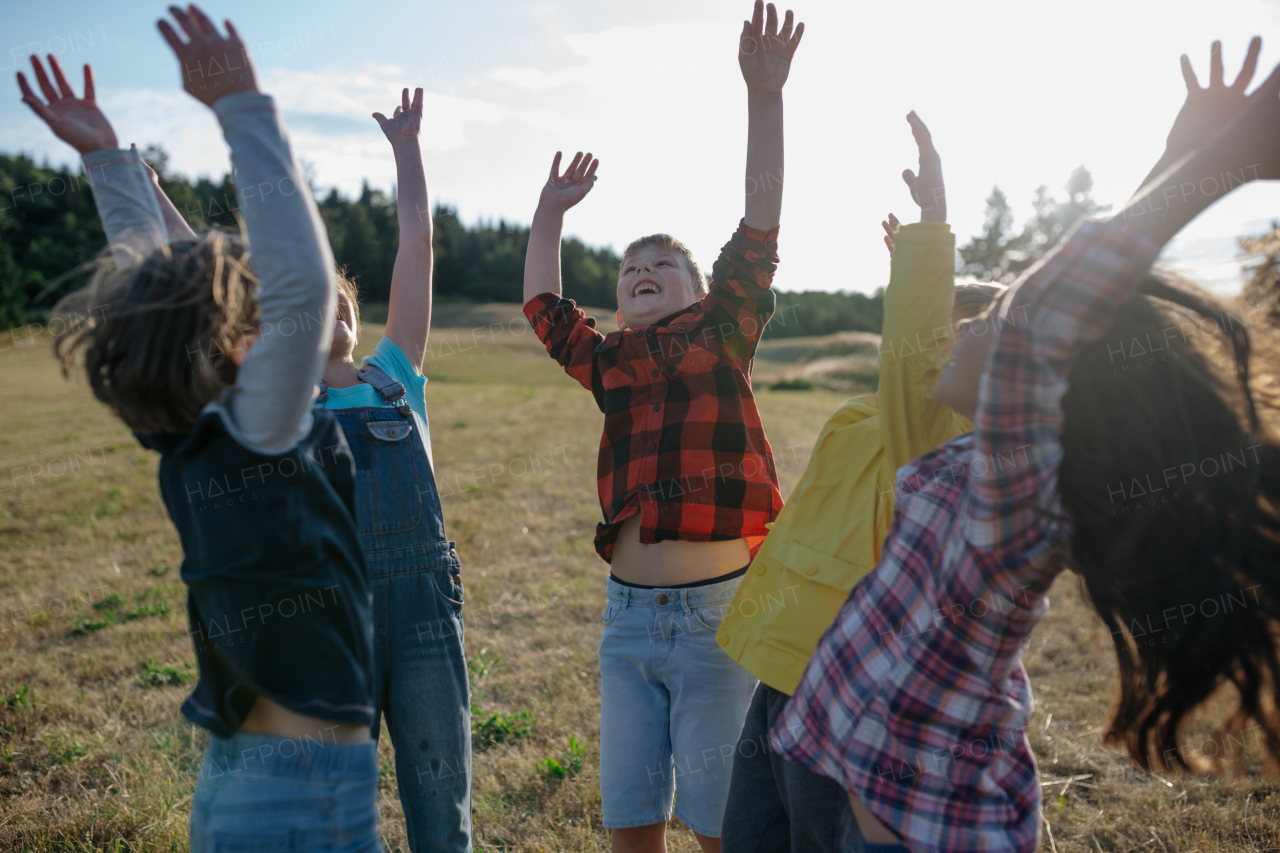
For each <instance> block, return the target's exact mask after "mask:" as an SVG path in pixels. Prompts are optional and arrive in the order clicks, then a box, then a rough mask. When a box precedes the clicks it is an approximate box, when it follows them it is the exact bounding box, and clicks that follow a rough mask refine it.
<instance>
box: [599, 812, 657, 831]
mask: <svg viewBox="0 0 1280 853" xmlns="http://www.w3.org/2000/svg"><path fill="white" fill-rule="evenodd" d="M670 821H671V814H670V813H668V814H667V816H666V817H658V818H654V819H644V820H631V821H611V820H609V819H608V818H605V819H604V820H602V821H600V825H601V826H603V827H604V828H605V829H635V828H636V827H637V826H653V825H654V824H655V823H669V822H670Z"/></svg>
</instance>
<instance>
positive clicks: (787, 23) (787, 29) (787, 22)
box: [778, 9, 795, 41]
mask: <svg viewBox="0 0 1280 853" xmlns="http://www.w3.org/2000/svg"><path fill="white" fill-rule="evenodd" d="M794 26H795V16H794V15H792V14H791V10H790V9H788V10H787V14H786V15H785V16H784V17H783V19H782V30H781V31H779V33H778V38H780V39H782V40H783V41H787V40H788V39H790V38H791V29H792V27H794Z"/></svg>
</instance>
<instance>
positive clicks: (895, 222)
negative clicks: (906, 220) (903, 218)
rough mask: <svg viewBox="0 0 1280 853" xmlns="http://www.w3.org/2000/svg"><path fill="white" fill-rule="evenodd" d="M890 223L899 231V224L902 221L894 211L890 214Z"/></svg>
mask: <svg viewBox="0 0 1280 853" xmlns="http://www.w3.org/2000/svg"><path fill="white" fill-rule="evenodd" d="M889 224H890V225H892V226H893V230H895V231H897V230H898V226H899V225H901V224H902V223H901V222H899V221H898V217H896V216H894V215H893V214H892V213H890V214H889Z"/></svg>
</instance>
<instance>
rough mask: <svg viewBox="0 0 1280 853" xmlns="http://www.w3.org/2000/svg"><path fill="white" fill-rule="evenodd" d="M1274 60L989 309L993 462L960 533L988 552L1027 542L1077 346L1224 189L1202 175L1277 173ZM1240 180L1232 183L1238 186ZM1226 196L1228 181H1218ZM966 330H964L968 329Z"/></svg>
mask: <svg viewBox="0 0 1280 853" xmlns="http://www.w3.org/2000/svg"><path fill="white" fill-rule="evenodd" d="M1276 139H1280V67H1277V69H1276V71H1275V72H1273V73H1272V75H1271V77H1270V78H1269V79H1268V80H1267V81H1266V82H1265V83H1263V84H1262V85H1261V86H1260V87H1259V88H1258V89H1257V90H1256V91H1255V92H1254V93H1253V94H1252V95H1249V96H1248V97H1247V98H1245V99H1244V100H1243V101H1241V102H1240V105H1239V108H1238V110H1237V112H1236V113H1235V114H1234V116H1232V117H1229V118H1228V120H1227V123H1226V127H1224V128H1222V129H1221V130H1220V131H1219V132H1218V133H1217V134H1216V135H1215V136H1213V137H1212V138H1211V139H1209V140H1206V141H1205V142H1203V143H1201V144H1200V145H1199V147H1197V148H1196V149H1193V150H1191V151H1189V152H1186V153H1184V154H1183V155H1182V156H1181V157H1180V158H1179V159H1178V160H1177V161H1176V162H1175V163H1174V165H1172V166H1171V167H1170V168H1168V169H1167V170H1166V171H1164V172H1163V173H1162V174H1160V175H1159V176H1158V177H1157V178H1156V179H1155V180H1152V181H1150V182H1149V183H1148V184H1147V185H1146V186H1145V187H1144V189H1143V190H1142V191H1141V192H1140V193H1139V194H1138V195H1137V196H1135V197H1134V198H1133V199H1132V200H1131V201H1130V202H1129V204H1128V205H1126V207H1125V209H1124V210H1122V211H1120V213H1118V214H1116V216H1115V217H1113V218H1112V219H1111V221H1110V222H1108V223H1105V224H1104V223H1086V224H1085V225H1083V226H1081V228H1080V229H1079V230H1078V231H1077V232H1076V233H1075V234H1074V236H1072V237H1071V239H1070V240H1068V241H1067V242H1066V244H1065V245H1064V246H1063V247H1062V248H1061V249H1060V250H1059V251H1058V252H1057V253H1055V254H1054V255H1053V256H1051V257H1050V258H1049V259H1048V260H1046V261H1045V262H1044V263H1043V264H1042V265H1041V266H1039V267H1037V268H1035V269H1034V270H1032V271H1031V272H1030V274H1029V275H1028V276H1027V277H1025V278H1024V279H1023V280H1022V281H1021V282H1020V283H1019V284H1018V285H1016V286H1015V288H1011V290H1010V293H1008V294H1006V296H1005V297H1004V298H1003V299H1002V300H1001V301H1000V303H999V305H998V306H997V310H996V311H993V312H992V314H993V317H992V320H993V321H994V322H993V323H992V324H991V325H990V328H991V329H992V331H991V332H990V333H989V334H990V336H991V338H992V339H993V341H994V343H993V344H992V349H993V351H992V352H990V353H989V355H988V356H987V357H986V365H987V367H986V371H985V373H984V374H983V375H982V380H981V390H980V395H979V399H978V407H977V414H976V415H975V417H974V424H975V427H976V429H975V438H976V442H975V443H976V448H977V450H978V452H979V453H980V454H981V456H982V458H984V459H988V460H996V459H997V458H1000V459H1006V460H1012V464H1000V465H997V464H995V463H994V461H993V462H992V464H991V465H990V466H989V472H988V475H987V476H986V477H982V478H977V477H975V478H971V479H970V483H971V486H970V501H969V505H968V510H967V520H966V528H967V532H968V535H969V538H970V541H972V542H973V543H974V544H977V545H979V546H982V547H987V548H991V549H1019V550H1022V549H1025V548H1028V547H1032V545H1033V540H1034V537H1035V531H1037V530H1038V529H1039V528H1040V527H1042V526H1043V525H1044V524H1047V523H1050V522H1049V521H1048V520H1047V519H1046V518H1045V515H1044V512H1045V510H1046V509H1049V508H1050V507H1049V503H1050V500H1051V498H1052V491H1053V490H1052V489H1050V488H1049V486H1050V485H1052V483H1053V481H1054V478H1055V477H1056V475H1057V474H1056V472H1057V466H1058V462H1059V461H1060V460H1061V458H1062V448H1061V445H1060V443H1059V432H1060V430H1061V424H1062V407H1061V393H1062V392H1063V391H1064V390H1065V389H1066V386H1067V377H1068V375H1069V372H1070V369H1071V365H1072V362H1073V358H1074V355H1075V353H1076V352H1077V351H1078V348H1079V345H1080V344H1082V343H1086V342H1090V341H1094V340H1096V339H1097V338H1098V337H1099V336H1100V335H1102V334H1103V333H1104V332H1105V331H1106V329H1107V327H1108V325H1109V324H1110V322H1111V318H1112V317H1114V316H1115V309H1116V308H1117V307H1118V306H1119V305H1121V304H1122V303H1124V302H1125V301H1126V300H1128V299H1129V298H1130V297H1131V296H1133V294H1134V293H1135V292H1136V291H1137V288H1138V286H1139V285H1140V284H1141V282H1142V280H1143V278H1144V276H1143V273H1145V271H1146V270H1147V268H1148V267H1149V266H1150V264H1151V262H1152V261H1153V260H1154V259H1155V257H1156V255H1157V254H1158V253H1159V251H1160V249H1161V248H1162V247H1163V246H1164V245H1165V244H1166V243H1168V242H1169V240H1171V239H1173V237H1174V235H1175V234H1177V232H1178V231H1179V230H1181V229H1182V228H1183V227H1184V226H1185V225H1187V223H1189V222H1190V221H1191V220H1192V219H1194V218H1195V217H1196V216H1198V215H1199V214H1200V213H1201V212H1202V211H1203V210H1204V209H1205V208H1207V207H1208V206H1209V205H1211V204H1212V203H1213V202H1215V201H1217V200H1218V199H1219V198H1222V196H1223V195H1225V194H1226V192H1223V191H1221V189H1222V188H1221V187H1220V186H1219V185H1218V184H1215V185H1214V192H1213V193H1205V192H1203V191H1202V190H1201V187H1202V186H1203V183H1202V182H1206V181H1208V180H1209V178H1216V177H1217V176H1220V175H1223V174H1225V173H1227V172H1232V173H1238V174H1240V176H1241V180H1242V182H1249V181H1253V180H1260V179H1262V180H1275V179H1277V178H1280V150H1277V148H1276V142H1275V141H1276ZM1237 186H1238V185H1237ZM1225 189H1226V190H1227V191H1230V187H1227V188H1225ZM966 337H967V336H966Z"/></svg>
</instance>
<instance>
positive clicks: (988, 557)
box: [771, 223, 1157, 853]
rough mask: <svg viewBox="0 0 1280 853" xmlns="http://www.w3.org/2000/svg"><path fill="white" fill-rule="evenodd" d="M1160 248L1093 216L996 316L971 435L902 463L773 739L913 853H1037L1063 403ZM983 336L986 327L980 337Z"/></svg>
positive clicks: (1062, 532) (1059, 525)
mask: <svg viewBox="0 0 1280 853" xmlns="http://www.w3.org/2000/svg"><path fill="white" fill-rule="evenodd" d="M1156 252H1157V247H1156V246H1155V245H1154V244H1152V243H1151V242H1150V241H1148V240H1147V239H1146V238H1144V237H1141V236H1139V235H1136V234H1128V233H1127V232H1126V231H1125V230H1124V229H1123V227H1122V226H1118V225H1104V224H1098V223H1086V224H1085V225H1083V226H1081V227H1080V229H1079V230H1078V231H1077V232H1076V233H1075V235H1074V236H1073V237H1072V238H1071V239H1070V240H1069V241H1067V242H1066V244H1065V245H1064V246H1063V247H1062V249H1061V250H1059V251H1058V252H1057V253H1056V254H1054V255H1053V256H1052V257H1051V258H1049V259H1048V260H1047V261H1045V262H1043V263H1042V264H1041V265H1040V266H1039V267H1038V268H1036V269H1035V270H1033V271H1031V272H1030V273H1029V274H1028V276H1027V277H1024V279H1023V280H1022V282H1021V284H1020V285H1019V286H1016V287H1015V288H1013V289H1011V290H1010V292H1009V293H1007V294H1006V295H1005V296H1004V298H1002V300H1001V303H1000V305H999V306H997V310H995V311H993V319H992V320H991V321H989V322H990V326H989V329H988V331H987V333H994V334H996V335H997V338H996V341H995V344H994V345H993V347H992V349H991V352H990V354H989V356H988V361H987V368H986V372H985V374H984V375H983V378H982V383H981V390H980V394H979V401H978V410H977V415H976V417H975V420H974V426H975V428H974V431H973V432H971V433H966V434H964V435H962V436H959V437H957V438H955V439H952V440H951V441H949V442H948V443H946V444H944V445H942V446H941V447H940V448H938V449H937V450H935V451H933V452H931V453H928V454H926V455H924V456H922V457H920V458H919V459H917V460H915V461H914V462H912V463H911V464H909V465H906V466H904V467H903V468H901V469H899V471H898V478H897V488H896V494H897V505H896V508H895V511H894V523H893V527H892V528H891V530H890V533H889V536H888V538H887V539H886V541H885V548H884V553H883V556H882V558H881V560H880V563H879V565H878V566H877V567H876V569H875V570H874V571H873V572H872V573H871V574H869V575H867V577H866V578H864V579H863V581H862V582H861V583H860V584H859V585H858V586H857V587H855V588H854V591H853V593H852V594H851V595H850V597H849V599H848V601H847V602H846V603H845V606H844V608H843V609H842V610H841V612H840V615H839V616H838V617H837V619H836V621H835V623H834V624H833V625H832V627H831V628H830V629H829V630H828V631H827V633H826V635H825V636H824V637H823V638H822V640H821V641H820V642H819V644H818V648H817V651H816V652H815V654H814V656H813V659H812V660H811V661H810V664H809V668H808V670H807V671H806V672H805V676H804V679H803V680H802V681H801V683H800V687H799V689H798V691H797V692H796V695H795V697H794V698H793V699H792V701H791V702H790V703H789V704H788V705H787V708H786V711H785V712H784V714H783V716H782V718H781V719H779V721H778V723H777V725H775V727H774V729H773V731H772V732H771V740H772V744H773V747H774V748H775V749H776V750H778V751H779V752H781V753H782V754H783V755H784V756H785V757H786V758H788V759H789V760H791V761H794V762H796V763H797V764H801V765H804V766H806V767H809V768H811V769H813V770H814V771H816V772H818V773H821V774H822V775H825V776H829V777H831V778H832V779H834V780H836V781H837V782H839V783H840V784H841V785H843V786H844V787H845V788H846V789H847V790H849V791H852V792H854V793H855V794H857V795H858V797H859V798H861V799H862V801H863V802H864V803H865V804H866V805H867V807H868V808H869V809H870V810H871V811H872V813H874V814H875V815H876V817H877V818H879V819H880V821H882V822H883V823H884V824H885V825H887V826H888V827H890V828H891V829H893V830H894V831H895V832H896V833H897V834H898V835H899V836H901V837H902V839H903V840H904V842H905V844H906V846H907V847H908V848H909V849H910V850H912V851H915V853H924V851H954V850H983V851H988V852H989V853H996V851H1019V853H1024V852H1025V853H1029V851H1032V850H1034V849H1035V848H1036V845H1037V843H1038V836H1039V828H1040V778H1039V773H1038V770H1037V768H1036V762H1035V758H1034V756H1033V755H1032V753H1031V747H1030V744H1029V743H1028V741H1027V735H1026V729H1027V726H1028V724H1029V722H1030V717H1031V711H1032V696H1031V686H1030V683H1029V682H1028V680H1027V673H1026V671H1025V670H1024V669H1023V666H1022V656H1021V655H1022V649H1023V647H1024V646H1025V645H1026V642H1027V639H1028V636H1029V634H1030V632H1031V629H1032V628H1034V627H1035V625H1036V623H1037V622H1039V620H1040V618H1041V616H1043V614H1044V612H1045V610H1046V609H1047V608H1048V598H1047V596H1046V595H1045V593H1046V591H1047V590H1048V587H1049V585H1050V584H1051V583H1052V582H1053V580H1054V577H1055V576H1056V574H1057V572H1058V571H1059V569H1058V568H1057V565H1056V564H1057V561H1056V560H1049V559H1046V557H1048V555H1049V553H1050V551H1051V550H1052V549H1053V548H1055V547H1056V546H1057V545H1059V544H1060V543H1062V542H1063V541H1064V540H1065V538H1066V537H1067V536H1068V535H1069V527H1067V525H1066V524H1065V523H1064V522H1062V521H1060V520H1059V518H1060V504H1059V501H1058V496H1057V469H1058V465H1059V463H1060V462H1061V461H1062V447H1061V444H1060V443H1059V434H1060V431H1061V428H1062V408H1061V400H1062V395H1063V393H1064V392H1065V391H1066V389H1067V377H1068V374H1069V371H1070V369H1071V364H1072V361H1073V359H1074V357H1075V355H1076V353H1077V352H1078V351H1079V347H1080V344H1081V343H1083V342H1087V341H1091V340H1095V339H1097V338H1098V337H1100V336H1101V335H1102V334H1103V333H1104V332H1105V330H1106V329H1107V327H1108V325H1109V324H1110V322H1111V319H1112V318H1113V317H1114V312H1115V309H1116V308H1117V306H1119V305H1120V304H1121V303H1123V302H1124V301H1125V300H1126V299H1128V298H1129V297H1130V296H1132V294H1133V293H1134V292H1135V290H1136V288H1137V286H1138V283H1139V281H1140V279H1141V278H1142V273H1144V272H1145V271H1146V270H1147V268H1148V267H1149V266H1150V265H1151V263H1152V261H1153V260H1154V258H1155V255H1156ZM974 333H982V332H981V331H979V330H977V329H975V330H974Z"/></svg>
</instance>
